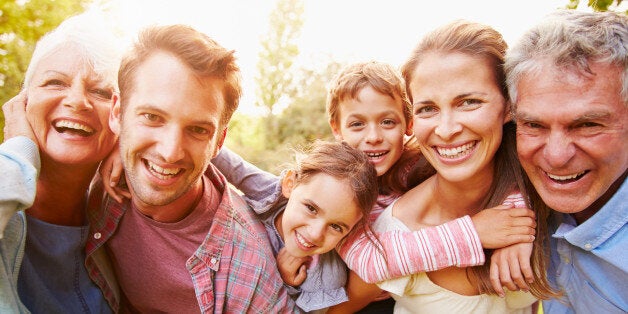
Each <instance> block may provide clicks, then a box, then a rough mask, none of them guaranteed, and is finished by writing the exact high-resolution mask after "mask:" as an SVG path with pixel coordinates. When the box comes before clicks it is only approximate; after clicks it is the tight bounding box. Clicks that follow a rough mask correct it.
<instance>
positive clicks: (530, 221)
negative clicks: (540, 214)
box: [510, 217, 536, 228]
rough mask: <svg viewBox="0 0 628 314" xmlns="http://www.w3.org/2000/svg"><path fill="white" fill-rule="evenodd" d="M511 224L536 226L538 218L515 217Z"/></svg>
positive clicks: (515, 225)
mask: <svg viewBox="0 0 628 314" xmlns="http://www.w3.org/2000/svg"><path fill="white" fill-rule="evenodd" d="M510 226H511V227H530V228H536V220H534V218H530V217H515V218H512V219H511V221H510Z"/></svg>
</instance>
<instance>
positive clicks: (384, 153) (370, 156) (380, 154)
mask: <svg viewBox="0 0 628 314" xmlns="http://www.w3.org/2000/svg"><path fill="white" fill-rule="evenodd" d="M386 153H388V152H382V153H366V156H368V157H369V158H379V157H382V156H384V155H386Z"/></svg>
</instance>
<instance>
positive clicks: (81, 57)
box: [33, 45, 101, 79]
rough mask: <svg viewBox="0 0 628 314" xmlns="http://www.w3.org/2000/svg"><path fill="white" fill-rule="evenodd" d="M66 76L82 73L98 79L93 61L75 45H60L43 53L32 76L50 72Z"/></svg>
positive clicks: (87, 76)
mask: <svg viewBox="0 0 628 314" xmlns="http://www.w3.org/2000/svg"><path fill="white" fill-rule="evenodd" d="M51 71H52V72H57V73H62V74H64V75H67V76H76V75H82V76H84V77H86V78H90V79H92V78H93V79H99V78H100V77H101V76H99V75H97V74H98V73H96V72H95V70H94V66H93V63H92V62H91V61H90V60H89V58H88V57H87V56H86V55H85V54H84V53H83V52H82V50H81V49H80V48H79V47H77V46H76V45H62V46H58V47H56V48H54V49H53V50H51V51H50V52H48V53H47V54H45V55H43V56H42V57H41V59H40V60H39V61H38V62H37V64H36V65H35V71H34V72H33V76H35V77H36V76H40V75H42V74H44V73H50V72H51Z"/></svg>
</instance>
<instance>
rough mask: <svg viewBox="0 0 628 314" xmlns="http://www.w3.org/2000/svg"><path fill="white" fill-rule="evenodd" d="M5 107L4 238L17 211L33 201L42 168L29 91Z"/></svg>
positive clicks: (0, 229) (0, 195)
mask: <svg viewBox="0 0 628 314" xmlns="http://www.w3.org/2000/svg"><path fill="white" fill-rule="evenodd" d="M2 111H3V112H4V118H5V126H4V140H5V141H4V143H2V144H1V145H0V173H2V180H0V238H2V235H3V233H4V228H5V227H6V225H7V223H8V222H9V219H11V217H12V216H13V214H15V212H17V211H18V210H24V209H26V208H28V207H30V206H31V205H33V202H34V201H35V193H36V188H37V177H38V175H39V169H40V168H41V164H40V160H39V150H38V148H37V144H36V143H35V135H34V134H33V131H32V129H31V127H30V124H29V123H28V120H27V119H26V93H25V92H23V91H22V92H21V93H19V94H18V95H17V96H15V97H13V98H11V100H9V101H8V102H6V103H5V104H4V105H3V106H2Z"/></svg>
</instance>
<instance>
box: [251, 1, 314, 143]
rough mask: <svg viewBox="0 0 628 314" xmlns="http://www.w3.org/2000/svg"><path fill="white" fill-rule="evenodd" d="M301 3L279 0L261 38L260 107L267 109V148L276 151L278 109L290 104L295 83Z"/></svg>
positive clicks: (300, 25) (258, 94)
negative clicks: (284, 104)
mask: <svg viewBox="0 0 628 314" xmlns="http://www.w3.org/2000/svg"><path fill="white" fill-rule="evenodd" d="M303 10H304V4H303V1H302V0H277V4H276V7H275V9H274V10H273V11H272V13H271V14H270V18H269V26H270V29H269V31H268V33H267V34H266V36H265V37H263V38H262V41H261V46H262V49H261V51H260V53H259V61H258V63H257V70H258V75H257V76H256V79H255V80H256V83H257V93H256V95H257V99H258V101H257V105H258V106H261V107H263V108H265V109H266V117H265V122H264V128H263V131H264V133H265V134H266V139H265V143H266V148H267V149H271V150H272V149H274V148H275V147H276V146H277V144H278V142H279V141H277V139H276V136H277V131H278V128H277V125H276V123H275V119H274V116H275V108H276V107H277V105H278V104H279V103H280V102H285V103H286V102H289V98H290V95H289V91H290V90H291V89H292V83H293V63H294V60H295V58H296V57H297V56H298V55H299V48H298V46H297V44H296V43H295V40H296V39H297V38H298V37H299V35H300V33H301V28H302V26H303Z"/></svg>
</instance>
